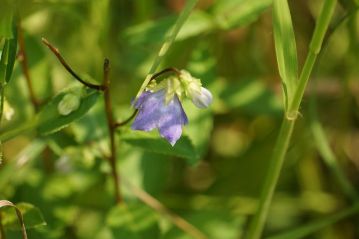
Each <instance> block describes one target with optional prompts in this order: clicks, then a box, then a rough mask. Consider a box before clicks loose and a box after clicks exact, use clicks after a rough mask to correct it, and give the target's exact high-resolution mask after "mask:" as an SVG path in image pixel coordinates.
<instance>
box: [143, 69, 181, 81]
mask: <svg viewBox="0 0 359 239" xmlns="http://www.w3.org/2000/svg"><path fill="white" fill-rule="evenodd" d="M168 72H173V73H175V74H176V75H177V76H178V77H179V75H180V74H181V72H180V71H179V70H178V69H177V68H175V67H168V68H166V69H163V70H162V71H160V72H158V73H156V74H154V75H153V76H151V79H150V81H149V82H148V84H149V83H150V82H151V81H153V80H155V79H156V78H157V77H159V76H160V75H163V74H165V73H168Z"/></svg>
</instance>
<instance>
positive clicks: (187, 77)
mask: <svg viewBox="0 0 359 239" xmlns="http://www.w3.org/2000/svg"><path fill="white" fill-rule="evenodd" d="M180 78H181V82H182V83H183V85H184V88H185V93H186V96H187V97H188V98H190V99H191V101H192V102H193V104H194V105H195V106H197V107H198V108H201V109H203V108H207V107H208V106H209V105H210V104H211V103H212V94H211V92H209V90H207V89H206V88H204V87H202V84H201V80H200V79H197V78H194V77H192V76H191V74H190V73H188V72H187V71H185V70H182V71H181V76H180Z"/></svg>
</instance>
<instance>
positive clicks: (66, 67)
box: [41, 38, 106, 91]
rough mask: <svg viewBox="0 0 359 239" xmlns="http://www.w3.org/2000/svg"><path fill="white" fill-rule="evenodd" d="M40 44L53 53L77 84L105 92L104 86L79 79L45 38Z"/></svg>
mask: <svg viewBox="0 0 359 239" xmlns="http://www.w3.org/2000/svg"><path fill="white" fill-rule="evenodd" d="M41 41H42V43H44V44H45V45H46V46H47V47H48V48H49V49H50V50H51V51H52V53H54V55H55V56H56V57H57V59H58V60H59V61H60V62H61V64H62V65H63V66H64V67H65V69H66V70H67V71H68V72H69V73H70V74H71V75H72V76H73V77H74V78H75V79H76V80H78V81H79V82H81V83H82V84H83V85H85V86H87V87H89V88H91V89H95V90H101V91H104V90H105V88H106V87H105V86H104V85H95V84H91V83H89V82H86V81H84V80H83V79H81V77H79V76H78V75H77V74H76V73H75V71H74V70H72V68H71V67H70V66H69V65H68V64H67V63H66V61H65V59H64V58H63V57H62V56H61V54H60V52H59V50H58V49H57V48H55V47H54V46H52V45H51V44H50V42H49V41H48V40H46V39H45V38H42V39H41Z"/></svg>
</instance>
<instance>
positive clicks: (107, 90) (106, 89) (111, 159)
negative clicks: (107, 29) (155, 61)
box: [102, 59, 122, 203]
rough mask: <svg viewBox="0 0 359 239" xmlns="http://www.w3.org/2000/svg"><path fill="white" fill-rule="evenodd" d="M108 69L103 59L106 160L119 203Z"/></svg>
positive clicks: (114, 127)
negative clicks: (108, 138)
mask: <svg viewBox="0 0 359 239" xmlns="http://www.w3.org/2000/svg"><path fill="white" fill-rule="evenodd" d="M109 71H110V61H109V60H108V59H105V61H104V64H103V73H104V76H103V85H102V86H103V89H104V91H103V93H104V100H105V111H106V119H107V127H108V133H109V137H110V155H109V157H108V160H109V163H110V165H111V173H112V178H113V183H114V189H115V197H116V202H117V203H120V202H121V201H122V197H121V193H120V183H119V179H120V177H119V175H118V172H117V161H116V155H117V148H116V140H115V130H116V124H115V120H114V118H113V111H112V103H111V95H110V78H109Z"/></svg>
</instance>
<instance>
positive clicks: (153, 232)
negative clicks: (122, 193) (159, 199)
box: [106, 201, 160, 239]
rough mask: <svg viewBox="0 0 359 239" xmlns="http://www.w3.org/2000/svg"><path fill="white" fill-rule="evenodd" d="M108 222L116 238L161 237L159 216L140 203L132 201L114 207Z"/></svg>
mask: <svg viewBox="0 0 359 239" xmlns="http://www.w3.org/2000/svg"><path fill="white" fill-rule="evenodd" d="M106 222H107V225H109V226H110V227H111V229H112V231H113V233H114V235H116V237H120V238H138V239H140V238H159V236H160V231H159V227H158V215H157V214H156V213H155V212H154V211H153V210H152V209H151V208H149V207H148V206H146V205H144V204H142V203H139V202H134V201H130V202H126V204H121V205H118V206H116V207H114V208H113V209H112V210H111V211H110V213H109V214H108V217H107V220H106ZM120 235H121V236H120Z"/></svg>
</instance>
